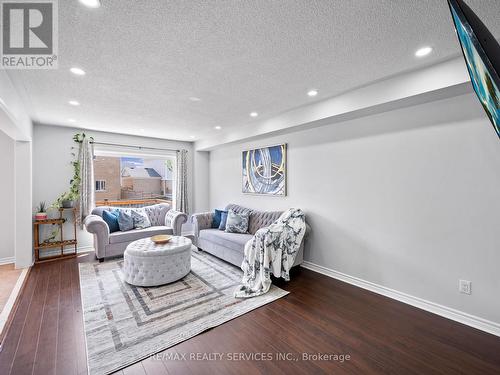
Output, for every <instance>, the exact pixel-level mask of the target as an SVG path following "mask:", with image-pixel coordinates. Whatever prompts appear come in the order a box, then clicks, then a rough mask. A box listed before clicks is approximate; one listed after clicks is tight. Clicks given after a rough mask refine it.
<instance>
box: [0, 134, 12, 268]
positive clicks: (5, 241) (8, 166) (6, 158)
mask: <svg viewBox="0 0 500 375" xmlns="http://www.w3.org/2000/svg"><path fill="white" fill-rule="evenodd" d="M14 144H15V142H14V140H13V139H12V138H10V137H8V136H7V134H5V133H4V132H2V131H0V160H2V183H0V207H1V208H2V214H1V215H0V238H1V239H2V240H1V241H0V263H5V262H9V263H12V262H13V259H14V256H15V224H14V218H15V205H14V199H13V197H14V186H15V184H14V160H15V158H14Z"/></svg>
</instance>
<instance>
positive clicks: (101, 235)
mask: <svg viewBox="0 0 500 375" xmlns="http://www.w3.org/2000/svg"><path fill="white" fill-rule="evenodd" d="M83 223H84V224H85V228H86V229H87V232H89V233H92V234H93V235H94V247H95V253H96V256H97V257H98V258H99V259H100V258H104V251H105V248H106V245H108V244H109V226H108V224H106V222H105V221H104V220H103V219H102V217H100V216H99V215H89V216H87V217H86V218H85V220H84V222H83Z"/></svg>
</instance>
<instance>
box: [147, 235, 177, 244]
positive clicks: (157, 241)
mask: <svg viewBox="0 0 500 375" xmlns="http://www.w3.org/2000/svg"><path fill="white" fill-rule="evenodd" d="M171 239H172V236H169V235H168V234H159V235H157V236H153V237H151V241H153V242H154V243H155V244H157V245H161V244H164V243H167V242H168V241H170V240H171Z"/></svg>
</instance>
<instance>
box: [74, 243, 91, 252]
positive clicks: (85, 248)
mask: <svg viewBox="0 0 500 375" xmlns="http://www.w3.org/2000/svg"><path fill="white" fill-rule="evenodd" d="M88 251H94V246H92V245H90V246H79V247H78V248H77V249H76V253H77V254H80V253H86V252H88Z"/></svg>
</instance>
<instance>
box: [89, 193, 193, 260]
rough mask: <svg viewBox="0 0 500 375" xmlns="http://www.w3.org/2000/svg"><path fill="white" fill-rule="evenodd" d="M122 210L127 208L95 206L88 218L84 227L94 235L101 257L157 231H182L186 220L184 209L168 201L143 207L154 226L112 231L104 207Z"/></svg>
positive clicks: (165, 232)
mask: <svg viewBox="0 0 500 375" xmlns="http://www.w3.org/2000/svg"><path fill="white" fill-rule="evenodd" d="M115 209H118V210H123V209H126V208H119V207H108V206H102V207H97V208H95V209H94V210H92V214H91V215H89V216H87V217H86V218H85V221H84V224H85V228H86V229H87V231H88V232H89V233H92V234H93V235H94V249H95V254H96V258H97V259H99V261H102V260H104V258H109V257H113V256H117V255H122V254H123V253H124V252H125V249H126V248H127V245H128V244H129V243H131V242H133V241H135V240H138V239H141V238H146V237H151V236H155V235H157V234H172V235H174V236H180V235H181V228H182V224H184V223H185V222H186V221H187V215H186V214H185V213H183V212H179V211H175V210H171V209H170V205H169V204H167V203H160V204H155V205H152V206H147V207H144V209H145V211H146V213H147V215H148V217H149V220H150V221H151V227H149V228H145V229H132V230H129V231H126V232H121V231H119V232H114V233H110V232H109V227H108V224H106V222H105V221H104V220H103V219H102V213H103V211H111V210H115Z"/></svg>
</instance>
